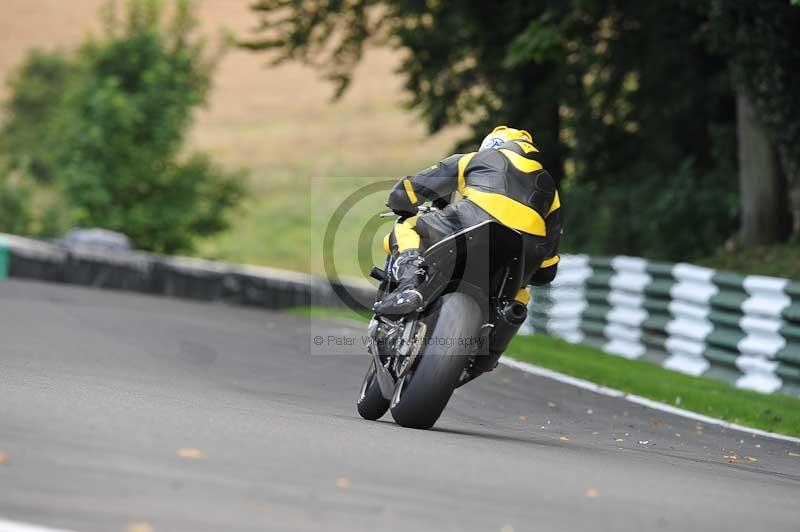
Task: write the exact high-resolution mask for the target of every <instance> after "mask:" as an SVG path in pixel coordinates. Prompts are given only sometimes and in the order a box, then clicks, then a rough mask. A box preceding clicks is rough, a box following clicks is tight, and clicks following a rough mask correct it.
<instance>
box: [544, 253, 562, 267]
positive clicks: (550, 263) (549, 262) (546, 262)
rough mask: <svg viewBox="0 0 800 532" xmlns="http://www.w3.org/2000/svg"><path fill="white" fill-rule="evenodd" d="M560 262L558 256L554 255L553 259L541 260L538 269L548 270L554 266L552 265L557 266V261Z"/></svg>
mask: <svg viewBox="0 0 800 532" xmlns="http://www.w3.org/2000/svg"><path fill="white" fill-rule="evenodd" d="M560 260H561V257H559V256H558V255H555V256H553V257H550V258H549V259H545V260H543V261H542V264H541V265H540V266H539V267H540V268H549V267H550V266H554V265H556V264H558V261H560Z"/></svg>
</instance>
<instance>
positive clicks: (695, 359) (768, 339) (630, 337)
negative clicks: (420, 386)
mask: <svg viewBox="0 0 800 532" xmlns="http://www.w3.org/2000/svg"><path fill="white" fill-rule="evenodd" d="M528 325H529V326H528V327H527V328H526V330H527V331H528V332H531V331H533V332H540V333H545V334H549V335H553V336H558V337H561V338H564V339H566V340H567V341H570V342H574V343H579V342H580V343H587V344H591V345H594V346H597V347H599V348H601V349H602V350H604V351H606V352H607V353H611V354H615V355H619V356H623V357H626V358H630V359H643V360H648V361H651V362H654V363H657V364H659V365H661V366H663V367H664V368H667V369H671V370H674V371H679V372H682V373H687V374H689V375H706V376H710V377H715V378H720V379H724V380H727V381H728V382H731V383H733V384H735V385H736V386H737V387H739V388H745V389H751V390H757V391H760V392H765V393H772V392H776V391H777V392H782V393H786V394H790V395H797V396H800V283H798V282H794V281H789V280H787V279H779V278H774V277H763V276H757V275H750V276H742V275H737V274H733V273H727V272H719V271H716V270H712V269H710V268H703V267H699V266H693V265H691V264H666V263H658V262H650V261H647V260H645V259H641V258H636V257H614V258H595V257H587V256H584V255H572V256H565V257H563V258H562V260H561V263H560V264H559V272H558V276H557V277H556V279H555V281H554V282H553V284H552V285H551V286H550V287H549V288H538V289H535V290H534V297H533V300H532V302H531V307H530V320H529V324H528Z"/></svg>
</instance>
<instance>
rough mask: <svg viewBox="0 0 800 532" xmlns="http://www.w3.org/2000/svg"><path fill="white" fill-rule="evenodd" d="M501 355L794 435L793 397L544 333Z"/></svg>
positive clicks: (796, 402) (798, 425)
mask: <svg viewBox="0 0 800 532" xmlns="http://www.w3.org/2000/svg"><path fill="white" fill-rule="evenodd" d="M290 312H291V313H293V314H298V315H302V316H308V317H312V318H319V319H331V318H339V319H350V320H356V321H359V322H366V321H368V320H369V316H368V315H366V314H359V313H356V312H354V311H351V310H346V309H327V308H319V307H300V308H296V309H292V310H290ZM506 355H507V356H510V357H513V358H516V359H517V360H522V361H524V362H530V363H531V364H536V365H537V366H541V367H544V368H547V369H551V370H553V371H558V372H560V373H565V374H567V375H571V376H573V377H578V378H580V379H585V380H587V381H591V382H594V383H597V384H601V385H603V386H607V387H609V388H615V389H617V390H621V391H623V392H626V393H630V394H635V395H640V396H642V397H647V398H648V399H653V400H655V401H659V402H662V403H666V404H670V405H675V406H678V407H680V408H683V409H686V410H691V411H692V412H697V413H699V414H704V415H707V416H710V417H715V418H720V419H724V420H725V421H729V422H732V423H738V424H741V425H746V426H748V427H753V428H758V429H762V430H766V431H770V432H777V433H780V434H786V435H790V436H800V399H798V398H795V397H789V396H787V395H782V394H772V395H766V394H761V393H757V392H752V391H748V390H739V389H737V388H734V387H733V386H731V385H729V384H728V383H726V382H722V381H718V380H715V379H710V378H706V377H691V376H689V375H683V374H682V373H676V372H674V371H669V370H666V369H663V368H661V367H659V366H656V365H654V364H651V363H649V362H644V361H641V360H627V359H625V358H621V357H617V356H613V355H608V354H606V353H603V352H602V351H600V350H599V349H596V348H594V347H590V346H585V345H573V344H570V343H568V342H565V341H563V340H559V339H557V338H551V337H549V336H542V335H533V336H518V337H517V338H515V339H514V341H513V342H512V343H511V346H510V347H509V349H508V351H507V352H506Z"/></svg>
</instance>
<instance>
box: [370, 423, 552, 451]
mask: <svg viewBox="0 0 800 532" xmlns="http://www.w3.org/2000/svg"><path fill="white" fill-rule="evenodd" d="M377 423H380V424H381V425H386V426H393V427H396V428H397V429H398V430H404V431H407V430H413V431H419V432H425V433H433V434H442V435H452V436H464V437H468V438H478V439H482V440H486V441H492V442H507V443H517V444H523V445H530V446H536V447H554V448H563V447H566V444H565V443H564V442H562V441H552V440H550V439H545V438H540V437H537V436H535V435H533V434H531V435H526V436H527V437H526V436H523V435H513V434H500V433H496V432H491V431H482V430H475V429H462V428H453V427H447V426H443V427H439V426H435V427H432V428H430V429H426V430H419V429H409V428H405V427H401V426H399V425H397V424H396V423H394V422H392V421H390V420H388V419H386V420H378V421H377Z"/></svg>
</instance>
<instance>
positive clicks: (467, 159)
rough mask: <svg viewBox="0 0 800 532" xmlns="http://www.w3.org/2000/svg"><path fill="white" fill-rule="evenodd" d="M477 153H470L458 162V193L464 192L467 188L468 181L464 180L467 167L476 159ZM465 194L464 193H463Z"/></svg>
mask: <svg viewBox="0 0 800 532" xmlns="http://www.w3.org/2000/svg"><path fill="white" fill-rule="evenodd" d="M476 153H477V152H472V153H468V154H466V155H465V156H463V157H462V158H460V159H459V160H458V191H459V192H462V191H463V190H464V187H465V186H467V183H466V181H465V180H464V172H466V170H467V165H468V164H469V162H470V161H471V160H472V158H473V157H475V154H476ZM462 193H463V192H462Z"/></svg>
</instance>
